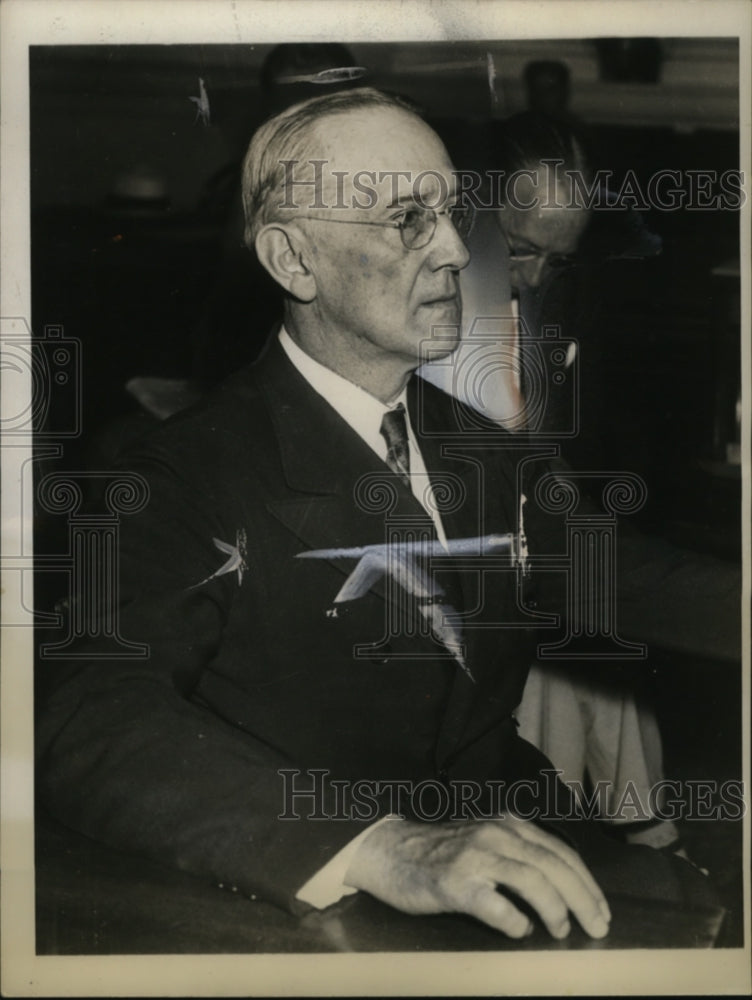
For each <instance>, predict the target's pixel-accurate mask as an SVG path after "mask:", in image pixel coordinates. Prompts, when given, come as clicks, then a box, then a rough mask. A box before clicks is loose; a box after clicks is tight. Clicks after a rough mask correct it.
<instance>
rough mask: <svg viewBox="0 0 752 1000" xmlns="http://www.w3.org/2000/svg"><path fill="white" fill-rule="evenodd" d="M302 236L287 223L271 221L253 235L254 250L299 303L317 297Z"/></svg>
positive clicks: (273, 276) (268, 269) (275, 278)
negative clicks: (304, 252)
mask: <svg viewBox="0 0 752 1000" xmlns="http://www.w3.org/2000/svg"><path fill="white" fill-rule="evenodd" d="M303 245H304V241H303V239H302V238H301V235H300V234H299V233H297V232H295V230H291V229H290V228H289V227H288V226H285V225H282V224H280V223H278V222H270V223H269V225H267V226H264V227H263V229H261V230H260V231H259V233H258V235H257V236H256V253H257V255H258V259H259V260H260V261H261V263H262V264H263V266H264V267H265V268H266V270H267V271H268V272H269V274H271V276H272V278H274V280H275V281H276V282H277V284H279V285H281V286H282V287H283V288H284V289H285V291H286V292H289V293H290V295H292V297H293V298H295V299H298V301H300V302H312V301H313V299H315V298H316V279H315V277H314V275H313V272H312V271H311V270H310V268H309V267H308V265H307V263H306V261H305V256H304V254H303Z"/></svg>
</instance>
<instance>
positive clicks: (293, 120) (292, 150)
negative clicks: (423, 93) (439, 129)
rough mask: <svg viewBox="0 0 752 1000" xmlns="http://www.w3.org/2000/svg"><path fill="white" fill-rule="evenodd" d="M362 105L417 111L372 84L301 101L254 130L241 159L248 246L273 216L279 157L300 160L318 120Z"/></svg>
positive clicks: (307, 154) (281, 174)
mask: <svg viewBox="0 0 752 1000" xmlns="http://www.w3.org/2000/svg"><path fill="white" fill-rule="evenodd" d="M364 108H394V109H397V110H400V111H407V112H409V113H410V114H413V115H416V116H418V117H419V112H418V111H417V109H416V108H414V107H413V106H412V105H410V104H408V103H407V101H403V100H402V99H401V98H399V97H393V96H391V95H390V94H383V93H382V92H381V91H379V90H375V89H374V88H373V87H358V88H356V89H355V90H342V91H337V92H336V93H333V94H325V95H324V96H323V97H312V98H311V99H310V100H307V101H302V102H301V103H300V104H295V105H293V106H292V107H291V108H287V110H285V111H283V112H282V113H281V114H278V115H275V116H274V117H273V118H270V119H269V120H268V121H267V122H264V124H263V125H262V126H261V127H260V128H259V129H258V130H257V132H256V133H255V135H254V136H253V138H252V139H251V144H250V146H249V147H248V152H247V153H246V155H245V159H244V160H243V174H242V187H243V209H244V211H245V233H244V240H245V244H246V246H247V247H250V248H252V247H253V245H254V242H255V239H256V236H257V235H258V232H259V230H260V229H261V228H262V227H263V226H265V225H267V223H269V222H272V221H273V220H274V219H275V218H276V217H277V208H278V206H279V192H280V190H281V186H282V182H283V180H284V178H285V176H286V174H285V170H284V164H283V162H282V161H283V160H298V161H300V160H303V159H305V158H309V159H310V158H311V157H312V156H313V155H314V151H315V149H316V123H317V122H318V121H320V120H321V119H322V118H327V117H331V116H334V115H340V114H346V113H348V112H350V111H360V110H362V109H364ZM274 195H276V197H273V196H274Z"/></svg>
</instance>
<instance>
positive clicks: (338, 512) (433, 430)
mask: <svg viewBox="0 0 752 1000" xmlns="http://www.w3.org/2000/svg"><path fill="white" fill-rule="evenodd" d="M257 371H258V376H259V383H260V385H261V386H262V390H263V392H264V395H265V397H266V401H267V405H268V407H269V412H270V414H271V416H272V420H273V423H274V427H275V431H276V434H277V439H278V442H279V453H280V457H281V462H282V469H283V474H284V477H285V481H286V483H287V485H288V487H289V489H290V492H289V493H288V495H287V497H285V498H282V499H279V500H275V501H271V502H269V503H268V509H269V510H270V512H271V513H272V514H273V515H274V516H275V517H276V518H277V519H278V520H279V521H281V522H282V523H283V524H284V525H285V526H286V527H287V528H288V529H289V530H290V531H291V532H293V533H294V535H295V536H296V537H297V538H299V539H300V542H301V552H303V551H307V550H311V549H331V548H351V547H360V546H363V545H371V544H375V545H378V544H383V543H384V541H385V540H386V537H387V535H386V532H387V520H388V518H389V519H396V518H404V519H405V520H406V521H407V522H411V523H413V524H423V525H424V526H428V525H430V524H431V522H430V519H429V518H428V517H427V515H426V514H425V511H424V510H423V508H422V506H421V505H420V504H419V503H418V501H417V500H416V499H415V497H414V496H413V494H412V493H411V491H410V490H409V489H407V488H406V487H405V486H403V485H402V484H401V483H400V482H399V480H398V478H397V477H394V476H393V475H392V474H391V473H390V472H389V470H388V469H387V468H386V466H385V464H384V463H383V462H382V461H381V460H380V459H379V457H378V456H377V455H376V454H375V453H374V452H373V451H372V449H371V448H369V447H368V445H366V444H365V442H364V441H363V440H362V439H361V438H360V437H359V435H357V434H356V433H355V432H354V431H353V430H352V428H350V426H349V425H348V424H347V423H346V421H344V420H343V419H342V418H341V417H340V416H339V414H338V413H337V412H336V411H335V410H334V408H333V407H332V406H330V405H329V403H328V402H327V401H326V400H325V399H323V398H322V397H321V396H320V395H319V394H318V393H316V392H315V391H314V390H313V389H312V388H311V386H310V385H309V384H308V382H307V381H306V380H305V379H304V378H303V376H302V375H300V373H299V372H298V371H297V369H296V368H295V367H294V366H293V365H292V363H291V362H290V361H289V359H288V358H287V356H286V355H285V354H284V351H283V350H282V348H281V346H280V345H279V343H278V342H277V340H276V338H273V342H272V343H271V344H270V345H269V348H268V350H267V351H266V352H265V355H264V356H263V357H262V359H261V360H260V361H259V363H258V365H257ZM455 405H457V404H456V401H454V400H451V399H450V398H448V397H446V395H445V394H444V393H441V392H440V391H438V390H436V389H434V387H433V386H429V385H427V384H426V383H424V382H422V380H420V379H413V380H412V382H411V384H410V386H409V389H408V409H409V412H410V419H411V423H412V426H413V428H414V430H415V433H416V436H417V438H418V441H419V444H420V448H421V453H422V455H423V459H424V461H425V464H426V468H427V470H428V473H429V476H430V477H431V479H432V483H433V485H434V489H435V492H436V493H437V494H438V497H437V499H439V500H440V498H441V494H442V493H443V488H442V483H445V484H446V485H447V488H448V492H449V493H452V494H453V495H455V496H456V495H457V491H459V495H460V497H461V501H462V502H461V503H459V504H457V505H451V504H450V506H449V508H448V509H447V508H446V505H441V504H440V510H441V514H442V520H443V523H444V527H445V531H446V534H447V537H448V538H466V537H475V536H477V535H480V534H484V533H487V532H488V531H490V530H491V529H492V528H493V530H499V521H498V518H497V516H496V514H497V513H498V512H496V511H494V512H489V511H487V509H486V508H485V506H484V504H485V503H486V502H487V500H488V492H489V491H488V490H484V489H483V480H482V476H483V475H484V471H483V467H482V464H481V459H480V455H479V454H478V453H477V452H475V451H474V450H473V449H472V448H468V447H467V445H468V435H467V434H466V433H463V431H462V428H461V425H459V424H458V421H457V420H456V418H455V416H454V415H453V413H452V407H453V406H455ZM480 437H482V435H481V436H480ZM480 437H479V440H480ZM369 476H371V477H373V482H381V483H383V482H388V483H390V484H393V486H394V496H395V498H396V500H395V504H394V506H393V507H392V508H391V509H390V510H389V512H388V518H387V512H386V511H385V510H384V509H379V508H378V505H377V504H374V503H371V504H370V505H369V503H367V502H362V501H363V495H362V493H361V495H360V498H361V502H358V501H357V500H356V492H357V490H358V486H359V484H360V486H361V489H362V487H363V484H364V483H365V482H366V481H367V478H368V477H369ZM437 487H438V488H437ZM442 507H443V509H442ZM505 530H512V528H511V526H510V527H509V528H508V529H505ZM330 562H331V563H332V565H333V566H335V567H336V568H337V569H338V570H339V571H340V572H341V573H342V574H343V582H344V578H346V576H347V575H349V574H350V573H351V572H352V570H353V568H354V565H355V564H354V562H353V561H352V560H349V559H348V560H345V559H331V560H330ZM449 575H451V573H450V574H449ZM462 575H463V574H457V576H458V577H461V576H462ZM460 587H461V591H462V593H463V596H464V598H465V600H466V601H467V600H474V597H475V594H474V593H473V592H472V591H474V588H469V587H468V586H467V581H465V582H464V583H463V582H462V581H460ZM371 590H372V591H373V592H374V593H376V594H378V595H379V596H381V597H382V598H383V599H386V597H387V594H388V584H387V582H386V580H385V579H382V580H381V581H379V582H378V583H376V584H375V585H374V586H373V587H372V588H371ZM458 610H461V608H458ZM484 634H485V630H483V629H481V630H476V629H468V630H466V633H465V641H466V648H467V658H468V663H469V664H470V666H471V670H472V671H473V674H474V675H475V676H481V674H482V672H483V670H484V668H485V669H487V666H486V664H485V662H484V660H485V658H484V657H483V652H482V645H483V639H484ZM477 696H478V686H477V685H476V684H474V683H473V682H472V681H471V680H470V679H469V678H468V677H467V675H466V674H465V673H464V672H463V671H462V670H460V668H459V667H457V669H456V671H455V675H454V678H453V680H452V682H451V694H450V697H449V698H448V701H447V705H446V710H445V713H444V717H443V720H442V722H441V725H440V729H439V733H438V738H437V744H436V753H437V762H439V763H440V761H441V760H445V759H448V758H449V757H451V755H452V753H453V752H454V751H455V750H456V748H457V747H458V745H460V742H461V737H462V734H463V732H464V731H465V730H466V728H467V725H468V722H469V720H470V718H471V716H472V712H473V707H474V702H475V699H476V698H477Z"/></svg>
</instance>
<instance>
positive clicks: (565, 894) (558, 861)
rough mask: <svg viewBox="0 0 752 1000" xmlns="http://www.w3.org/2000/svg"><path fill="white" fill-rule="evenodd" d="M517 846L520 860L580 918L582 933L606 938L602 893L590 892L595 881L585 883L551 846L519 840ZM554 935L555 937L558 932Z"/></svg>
mask: <svg viewBox="0 0 752 1000" xmlns="http://www.w3.org/2000/svg"><path fill="white" fill-rule="evenodd" d="M518 844H522V845H524V847H523V848H522V851H521V852H515V853H516V855H517V857H518V858H519V859H520V860H523V861H524V863H525V864H526V865H529V866H530V867H531V868H532V869H533V870H535V871H537V872H538V873H539V874H540V876H541V878H542V879H543V880H544V882H546V884H548V885H550V886H551V887H553V889H555V890H556V892H557V893H558V896H559V897H560V898H561V899H562V900H563V904H564V906H565V908H566V909H569V910H571V911H572V913H573V914H574V915H575V916H576V917H577V919H578V920H579V922H580V924H581V925H582V928H583V930H585V931H586V932H587V933H588V934H589V935H590V936H591V937H595V938H602V937H605V935H606V934H607V933H608V920H607V919H606V918H605V916H604V915H603V911H602V910H601V906H600V898H601V894H600V891H598V893H597V894H594V893H593V892H592V891H591V884H592V880H588V881H585V880H584V879H583V878H582V877H581V876H580V874H579V871H575V869H574V868H572V867H570V865H569V864H567V862H566V861H564V860H562V858H560V857H559V856H558V854H555V853H554V852H553V851H551V850H550V849H549V844H548V842H546V843H545V844H544V843H540V844H539V843H535V842H533V841H532V840H524V839H522V838H519V840H518ZM507 853H508V849H507ZM526 898H527V897H526ZM536 909H538V907H537V906H536ZM539 912H540V910H539ZM541 916H543V914H541ZM544 922H545V921H544ZM552 933H553V934H555V935H556V931H555V930H552ZM556 936H558V935H556Z"/></svg>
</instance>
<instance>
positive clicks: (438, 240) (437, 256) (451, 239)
mask: <svg viewBox="0 0 752 1000" xmlns="http://www.w3.org/2000/svg"><path fill="white" fill-rule="evenodd" d="M428 246H429V250H430V252H431V258H432V264H433V266H434V267H435V268H437V269H438V268H440V267H451V268H452V269H454V270H457V271H461V270H462V268H463V267H467V265H468V264H469V263H470V251H469V250H468V249H467V247H466V246H465V243H464V240H463V239H462V237H461V236H460V234H459V233H458V232H457V227H456V226H455V224H454V223H453V222H452V220H451V219H450V218H449V216H448V215H446V214H444V215H439V216H438V217H437V219H436V232H435V233H434V234H433V239H432V240H431V242H430V243H429V245H428Z"/></svg>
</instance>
